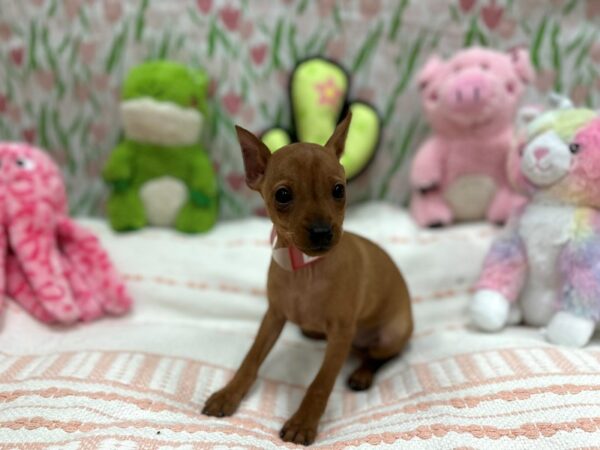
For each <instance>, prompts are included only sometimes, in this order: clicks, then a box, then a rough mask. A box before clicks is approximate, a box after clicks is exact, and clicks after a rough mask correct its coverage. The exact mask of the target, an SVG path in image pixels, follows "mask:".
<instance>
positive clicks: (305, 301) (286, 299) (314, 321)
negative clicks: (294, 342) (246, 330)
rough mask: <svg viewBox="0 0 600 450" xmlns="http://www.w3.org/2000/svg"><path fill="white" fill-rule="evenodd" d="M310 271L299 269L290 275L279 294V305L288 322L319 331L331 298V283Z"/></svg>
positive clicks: (308, 269)
mask: <svg viewBox="0 0 600 450" xmlns="http://www.w3.org/2000/svg"><path fill="white" fill-rule="evenodd" d="M312 269H313V268H312V267H311V268H306V269H301V271H298V272H296V273H294V274H290V277H289V279H288V280H286V283H284V285H285V289H284V290H283V291H282V292H280V294H279V295H280V298H279V303H280V307H281V309H282V312H283V313H284V314H285V316H286V317H287V319H288V320H289V321H290V322H293V323H295V324H298V325H300V326H302V327H307V328H309V329H311V330H313V331H321V330H320V328H321V327H322V324H323V322H324V318H325V316H326V311H327V309H328V301H327V300H328V298H330V297H331V292H330V290H331V281H329V280H327V279H326V278H325V277H322V276H315V273H314V272H313V271H312Z"/></svg>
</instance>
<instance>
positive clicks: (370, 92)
mask: <svg viewBox="0 0 600 450" xmlns="http://www.w3.org/2000/svg"><path fill="white" fill-rule="evenodd" d="M599 23H600V0H519V1H517V0H445V1H442V0H339V1H336V0H240V1H236V0H169V1H167V0H18V1H17V0H0V139H19V140H27V141H32V142H35V143H37V144H39V145H41V146H43V147H44V148H46V149H48V151H49V152H50V153H51V154H52V156H53V157H54V158H55V159H56V160H57V161H59V162H60V164H61V165H62V167H63V169H64V174H65V177H66V180H67V184H68V187H69V192H70V195H71V207H72V210H73V211H74V212H75V213H78V214H90V213H91V214H98V213H102V211H103V207H104V201H105V198H106V190H105V187H104V186H103V184H102V181H101V179H100V176H99V173H100V171H101V168H102V166H103V164H104V161H105V160H106V158H107V155H108V154H109V152H110V151H111V148H112V147H113V146H114V144H115V142H116V140H117V139H118V136H119V133H120V128H119V118H118V102H119V89H120V85H121V81H122V79H123V76H124V74H125V73H126V71H127V70H128V69H129V68H130V67H131V66H132V65H135V64H136V63H138V62H140V61H143V60H146V59H152V58H162V57H166V58H171V59H175V60H179V61H183V62H186V63H188V64H189V65H190V66H201V67H203V68H205V69H206V70H207V71H208V72H209V74H210V76H211V79H212V83H211V103H212V111H213V120H212V124H211V127H210V130H209V131H210V133H209V135H210V136H209V139H210V145H209V146H208V148H209V151H210V154H211V157H212V159H213V161H214V164H215V167H216V168H217V169H218V172H219V175H220V180H221V186H222V210H223V216H224V217H237V216H243V215H246V214H249V213H257V212H260V204H261V202H260V200H259V198H258V196H256V195H255V194H252V193H251V192H250V191H249V190H247V189H246V187H245V186H244V183H243V179H244V178H243V175H242V173H241V170H242V162H241V159H240V156H239V150H238V147H237V146H236V143H235V135H234V131H233V126H232V125H233V124H234V123H239V124H241V125H242V126H245V127H247V128H249V129H252V130H254V131H261V130H264V129H265V128H267V127H269V126H271V125H273V124H280V125H284V126H287V125H289V121H290V117H289V112H288V105H287V97H286V82H287V77H288V74H289V71H290V70H291V68H292V67H293V66H294V63H295V62H296V61H298V60H299V59H302V58H305V57H307V56H309V55H317V54H321V55H325V56H327V57H330V58H333V59H336V60H338V61H339V62H341V63H342V64H343V65H344V66H345V67H346V68H347V69H348V70H349V71H351V72H352V74H353V76H354V77H353V81H352V88H351V95H352V96H353V98H356V99H362V100H367V101H369V102H372V103H373V104H374V105H376V107H377V108H378V110H379V112H380V114H381V116H382V118H383V123H384V136H383V139H382V142H381V147H380V151H379V153H378V155H377V158H376V160H375V162H374V163H373V164H372V165H371V166H370V168H369V170H368V171H367V172H366V173H364V174H363V175H362V176H361V177H360V178H359V179H357V180H356V181H355V182H353V183H352V186H351V188H350V194H351V198H352V199H353V200H354V201H360V200H364V199H369V198H374V199H382V198H385V199H389V200H391V201H394V202H396V203H400V202H402V201H404V200H405V199H406V196H407V187H406V174H407V167H408V163H409V161H410V157H411V154H412V152H413V151H414V150H415V148H416V146H417V144H418V142H419V141H420V140H421V139H422V137H423V135H424V133H425V132H426V124H425V123H424V120H423V118H422V116H421V113H420V107H419V99H418V95H417V93H416V89H415V83H414V81H413V80H414V75H415V71H416V70H417V69H418V67H419V66H420V65H421V64H422V63H423V62H424V60H425V59H426V58H427V56H428V55H430V54H432V53H434V52H437V53H441V54H443V55H448V54H450V53H451V52H453V51H455V50H457V49H459V48H461V47H463V46H468V45H484V46H490V47H494V48H499V49H509V48H511V47H513V46H516V45H527V46H529V47H530V49H531V57H532V61H533V63H534V65H535V66H536V68H537V69H538V71H539V77H538V81H537V82H536V85H535V86H534V87H533V88H532V89H531V90H530V93H529V100H535V99H538V100H539V99H540V98H542V97H543V95H544V93H546V92H547V91H549V90H551V89H557V90H559V91H562V92H565V93H568V94H569V95H571V96H572V97H573V99H574V100H575V101H576V102H577V103H587V104H595V105H597V104H598V98H599V96H600V81H599V77H598V71H599V70H600V36H599V34H598V33H599V31H598V24H599Z"/></svg>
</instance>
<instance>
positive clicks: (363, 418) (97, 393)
mask: <svg viewBox="0 0 600 450" xmlns="http://www.w3.org/2000/svg"><path fill="white" fill-rule="evenodd" d="M82 223H83V224H84V225H86V226H88V227H90V228H91V229H92V230H93V231H94V232H95V233H96V234H97V235H98V236H100V238H101V239H102V241H103V243H104V245H105V246H106V248H107V249H108V250H109V251H110V253H111V255H112V256H113V258H114V261H115V263H116V264H117V265H118V267H119V269H120V270H121V271H122V272H123V273H124V274H125V276H126V280H127V282H128V284H129V287H130V289H131V293H132V294H133V296H134V297H135V300H136V309H135V311H134V312H133V313H132V314H130V315H129V316H128V317H124V318H120V319H108V320H102V321H100V322H98V323H93V324H89V325H83V326H78V327H76V328H69V329H60V328H58V329H57V328H48V327H46V326H44V325H42V324H39V323H37V322H35V321H33V320H32V319H31V318H30V317H29V316H28V315H26V314H25V313H24V312H22V311H21V310H20V309H18V307H17V306H15V305H14V304H12V302H9V307H8V310H7V311H6V312H5V314H4V317H3V319H2V322H1V323H0V449H20V448H23V449H25V448H26V449H53V450H58V449H64V450H77V449H90V448H100V449H106V450H108V449H119V450H133V449H164V450H166V449H181V450H184V449H194V448H211V449H212V448H215V449H275V448H285V447H290V448H292V447H294V446H293V445H287V446H286V445H284V444H283V443H282V442H281V441H280V439H279V437H278V431H279V429H280V427H281V425H282V424H283V422H284V420H285V419H286V418H287V417H288V416H289V415H290V414H291V413H292V412H293V411H294V410H295V409H296V407H297V406H298V404H299V402H300V399H301V398H302V395H303V393H304V390H305V388H306V386H307V385H308V384H309V383H310V381H311V379H312V377H313V376H314V374H315V373H316V371H317V369H318V366H319V364H320V361H321V359H322V357H323V352H324V344H323V343H321V342H314V341H309V340H306V339H305V338H303V337H302V336H300V334H299V332H298V330H297V328H295V327H294V326H292V325H288V326H286V329H285V330H284V333H283V335H282V337H281V339H280V341H279V342H278V343H277V345H276V346H275V348H274V350H273V352H272V353H271V355H270V356H269V358H268V359H267V361H266V362H265V364H264V366H263V368H262V370H261V374H260V377H259V380H258V382H257V383H256V386H255V387H254V388H253V389H252V391H251V392H250V394H249V396H248V397H247V399H246V400H245V401H244V402H243V403H242V406H241V408H240V410H239V412H238V413H237V414H236V415H235V416H233V417H231V418H227V419H214V418H207V417H204V416H202V415H200V413H199V411H200V409H201V405H202V404H203V402H204V400H205V399H206V397H207V396H208V395H209V393H211V392H212V391H214V390H215V389H217V388H219V387H220V386H222V385H223V384H224V383H225V382H226V381H227V379H228V378H229V377H230V376H231V375H232V373H233V370H235V368H236V367H237V365H238V364H239V362H240V361H241V359H242V357H243V355H244V353H245V352H246V350H247V348H248V347H249V346H250V344H251V342H252V339H253V336H254V333H255V332H256V329H257V326H258V323H259V320H260V318H261V316H262V314H263V312H264V310H265V298H264V285H265V276H266V268H267V265H268V263H269V258H270V247H269V242H268V238H269V231H270V224H269V223H268V222H267V221H265V220H262V219H248V220H244V221H241V222H231V223H225V224H222V225H220V226H219V227H217V228H216V230H215V231H214V232H212V233H210V234H208V235H206V236H202V237H188V236H182V235H179V234H175V233H174V232H171V231H163V230H157V229H148V230H144V231H141V232H139V233H135V234H127V235H120V236H115V235H113V234H112V233H111V232H110V231H109V229H108V228H107V226H106V225H105V224H104V223H102V222H100V221H93V220H85V221H82ZM347 228H348V229H351V230H353V231H356V232H359V233H362V234H364V235H365V236H367V237H369V238H371V239H373V240H375V241H377V242H379V243H380V244H381V245H382V246H383V247H384V248H386V250H388V252H389V253H390V254H391V255H392V256H393V258H394V259H395V260H396V261H397V262H398V264H399V265H400V266H401V267H402V269H403V271H404V273H405V275H406V277H407V279H408V282H409V285H410V287H411V290H412V293H413V297H414V303H415V319H416V325H417V327H416V331H415V335H414V338H413V340H412V343H411V345H410V348H409V349H408V351H407V352H406V354H405V355H404V356H403V357H402V358H401V359H398V360H397V361H395V362H393V363H391V364H389V365H388V366H386V367H385V368H384V369H383V370H382V372H381V373H380V376H379V378H378V381H377V383H376V385H375V386H374V387H373V388H372V389H371V390H370V391H368V392H365V393H358V394H357V393H354V392H351V391H349V390H348V389H347V388H346V387H345V385H344V377H345V376H346V375H347V374H348V373H349V371H350V369H351V368H352V366H353V365H354V364H356V361H349V362H348V364H347V365H346V367H345V368H344V373H343V374H342V376H340V378H339V380H338V383H337V385H336V387H335V389H334V392H333V394H332V396H331V398H330V401H329V405H328V407H327V410H326V413H325V415H324V417H323V420H322V423H321V428H320V433H319V436H318V438H317V441H316V443H315V444H314V445H313V447H314V448H317V449H341V448H369V449H371V448H378V449H379V448H381V449H385V448H430V449H443V448H481V449H493V448H536V449H540V448H590V447H591V446H594V445H599V444H600V347H599V346H598V340H594V341H593V342H592V344H591V345H590V346H589V347H587V348H585V349H583V350H572V349H567V348H560V347H555V346H552V345H550V344H548V343H547V342H545V340H544V339H543V338H542V337H541V336H540V335H539V332H538V331H537V330H533V329H527V328H509V329H508V330H506V331H504V332H502V333H500V334H497V335H487V334H480V333H478V332H476V331H474V330H472V329H471V328H470V327H469V326H468V324H467V323H466V319H465V317H466V316H465V312H464V309H465V306H466V302H467V299H468V296H469V292H470V286H471V285H472V283H473V281H474V280H475V278H476V276H477V274H478V270H479V267H480V265H481V262H482V260H483V257H484V255H485V252H486V250H487V248H488V246H489V243H490V240H491V238H492V237H493V236H494V234H495V233H496V231H495V230H494V229H493V228H491V227H489V226H488V225H480V224H477V225H463V226H458V227H454V228H451V229H447V230H442V231H422V230H417V229H416V228H415V226H414V225H413V223H412V222H411V221H410V219H409V218H408V216H407V214H406V213H405V212H404V211H402V210H400V209H397V208H394V207H391V206H386V205H381V204H370V205H367V206H364V207H361V208H360V209H357V210H354V211H351V213H350V214H349V218H348V220H347Z"/></svg>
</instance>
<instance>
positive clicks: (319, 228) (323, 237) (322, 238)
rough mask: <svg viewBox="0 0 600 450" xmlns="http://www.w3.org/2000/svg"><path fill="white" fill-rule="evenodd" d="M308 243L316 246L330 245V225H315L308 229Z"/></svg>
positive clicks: (331, 236)
mask: <svg viewBox="0 0 600 450" xmlns="http://www.w3.org/2000/svg"><path fill="white" fill-rule="evenodd" d="M308 236H309V238H310V242H312V244H314V245H316V246H319V247H321V246H326V245H329V244H331V240H332V239H333V230H332V229H331V225H327V224H322V223H315V224H312V225H311V226H310V227H309V228H308Z"/></svg>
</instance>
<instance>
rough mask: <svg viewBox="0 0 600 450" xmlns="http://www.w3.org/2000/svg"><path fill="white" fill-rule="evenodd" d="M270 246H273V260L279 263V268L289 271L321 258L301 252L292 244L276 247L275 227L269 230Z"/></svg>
mask: <svg viewBox="0 0 600 450" xmlns="http://www.w3.org/2000/svg"><path fill="white" fill-rule="evenodd" d="M271 246H272V248H273V261H275V262H276V263H277V264H279V266H280V267H281V268H283V269H285V270H289V271H290V272H295V271H296V270H300V269H303V268H304V267H306V266H310V265H311V264H314V263H315V262H317V261H318V260H319V259H321V258H322V256H309V255H307V254H306V253H302V252H301V251H300V250H298V248H296V247H294V246H293V245H290V246H289V247H279V248H276V247H277V232H276V231H275V228H273V230H272V231H271Z"/></svg>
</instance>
